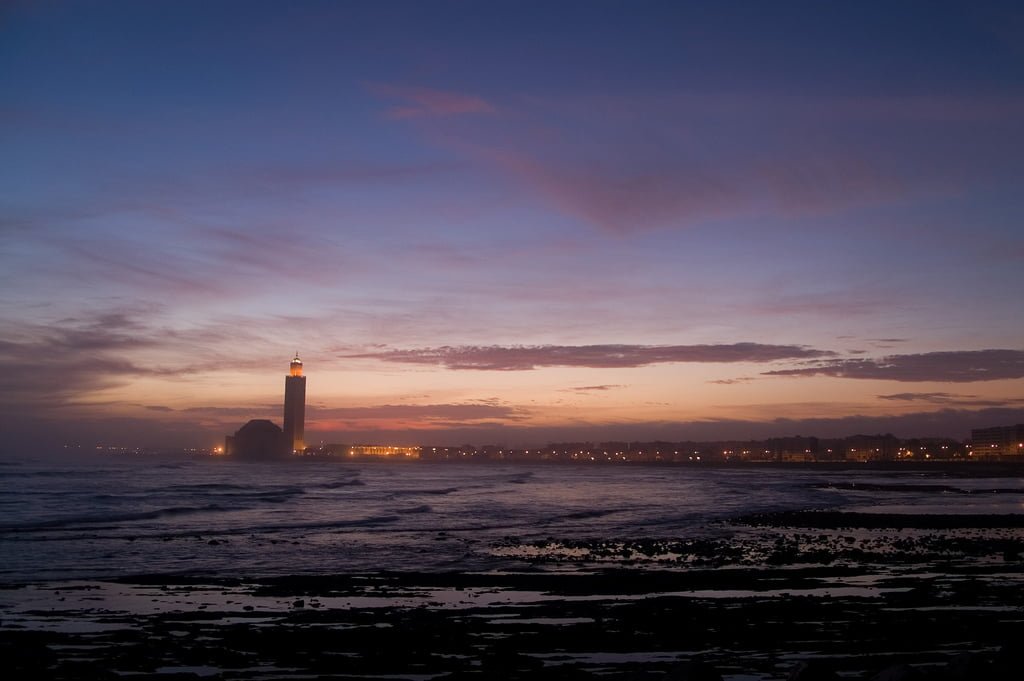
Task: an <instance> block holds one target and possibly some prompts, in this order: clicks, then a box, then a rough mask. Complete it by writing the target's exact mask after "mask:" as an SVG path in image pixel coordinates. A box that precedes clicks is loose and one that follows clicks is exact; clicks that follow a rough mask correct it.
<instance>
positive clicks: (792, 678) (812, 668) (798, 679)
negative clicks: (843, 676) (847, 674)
mask: <svg viewBox="0 0 1024 681" xmlns="http://www.w3.org/2000/svg"><path fill="white" fill-rule="evenodd" d="M787 678H788V679H789V681H839V676H838V675H837V674H836V673H835V671H834V670H833V669H832V666H831V665H829V664H828V663H827V662H824V661H822V660H808V661H806V662H801V663H799V664H798V665H797V666H796V667H794V668H793V671H791V672H790V673H789V676H788V677H787Z"/></svg>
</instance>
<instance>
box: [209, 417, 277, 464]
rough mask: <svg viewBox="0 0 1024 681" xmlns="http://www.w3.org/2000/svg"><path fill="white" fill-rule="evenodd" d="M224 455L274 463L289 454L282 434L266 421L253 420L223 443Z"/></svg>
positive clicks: (275, 426) (273, 424)
mask: <svg viewBox="0 0 1024 681" xmlns="http://www.w3.org/2000/svg"><path fill="white" fill-rule="evenodd" d="M224 453H225V454H227V455H229V456H234V457H237V458H239V459H247V460H251V461H274V460H280V459H284V458H287V457H288V455H289V454H290V453H291V452H290V451H289V449H288V443H287V441H286V440H285V436H284V432H283V431H282V430H281V429H280V428H279V427H278V426H277V425H276V424H275V423H273V422H271V421H269V420H267V419H253V420H252V421H249V422H248V423H246V424H245V425H244V426H242V427H241V428H239V429H238V430H237V431H236V432H235V434H234V435H229V436H228V437H227V438H226V439H225V441H224Z"/></svg>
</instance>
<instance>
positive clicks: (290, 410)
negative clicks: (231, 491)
mask: <svg viewBox="0 0 1024 681" xmlns="http://www.w3.org/2000/svg"><path fill="white" fill-rule="evenodd" d="M305 422H306V377H305V376H303V375H302V360H301V359H299V353H295V358H294V359H293V360H292V361H291V364H290V366H289V371H288V375H287V376H285V378H284V428H281V427H279V426H278V425H277V424H276V423H274V422H273V421H270V420H269V419H253V420H251V421H249V422H248V423H246V424H245V425H244V426H242V427H241V428H239V429H238V430H237V431H235V434H234V435H228V436H227V437H226V438H225V439H224V453H225V454H227V455H230V456H233V457H235V458H238V459H245V460H251V461H273V460H280V459H286V458H288V457H289V456H292V455H294V454H301V453H302V452H303V451H304V450H305V449H306V443H305Z"/></svg>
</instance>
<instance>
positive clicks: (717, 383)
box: [708, 376, 756, 385]
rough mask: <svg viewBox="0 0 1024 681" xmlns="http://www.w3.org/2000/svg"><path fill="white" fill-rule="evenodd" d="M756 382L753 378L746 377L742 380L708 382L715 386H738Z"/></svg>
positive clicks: (725, 379) (728, 379)
mask: <svg viewBox="0 0 1024 681" xmlns="http://www.w3.org/2000/svg"><path fill="white" fill-rule="evenodd" d="M753 380H756V379H755V378H753V377H752V376H744V377H742V378H720V379H718V380H715V381H708V383H714V384H715V385H736V384H737V383H750V382H751V381H753Z"/></svg>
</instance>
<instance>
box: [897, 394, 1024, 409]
mask: <svg viewBox="0 0 1024 681" xmlns="http://www.w3.org/2000/svg"><path fill="white" fill-rule="evenodd" d="M878 399H880V400H886V401H889V402H908V403H910V402H923V403H925V404H938V405H943V406H957V407H969V408H976V409H977V408H984V407H1005V406H1010V405H1014V404H1024V397H1022V398H1017V399H983V398H980V397H978V396H977V395H955V394H953V393H943V392H932V393H895V394H892V395H879V396H878Z"/></svg>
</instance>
